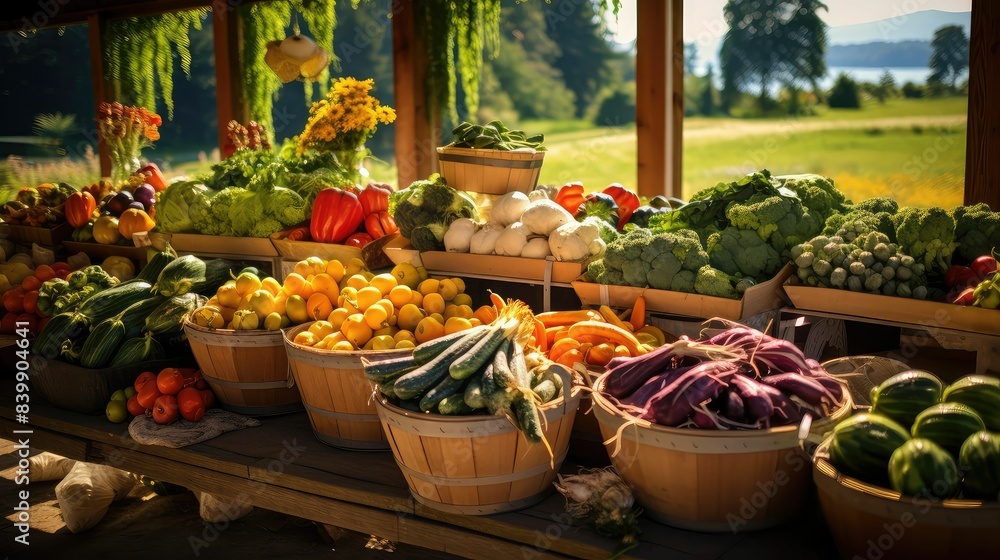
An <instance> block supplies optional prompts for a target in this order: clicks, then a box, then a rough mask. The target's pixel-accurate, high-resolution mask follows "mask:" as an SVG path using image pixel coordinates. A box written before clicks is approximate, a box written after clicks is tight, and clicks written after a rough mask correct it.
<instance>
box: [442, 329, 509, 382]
mask: <svg viewBox="0 0 1000 560" xmlns="http://www.w3.org/2000/svg"><path fill="white" fill-rule="evenodd" d="M504 340H506V337H505V335H504V330H503V329H502V328H500V327H499V326H491V327H489V330H488V331H486V336H484V337H482V338H481V339H480V340H479V342H477V343H476V345H475V346H473V347H472V348H471V349H470V350H469V351H468V352H466V353H465V354H463V355H462V356H461V357H459V358H458V359H457V360H455V361H453V362H451V365H450V366H448V373H449V374H450V375H451V376H452V377H454V378H455V379H466V378H468V377H469V376H470V375H472V374H474V373H476V371H477V370H478V369H479V368H481V367H483V366H484V365H486V362H487V361H489V360H491V359H493V355H494V354H496V351H497V348H499V347H500V344H501V343H502V342H503V341H504Z"/></svg>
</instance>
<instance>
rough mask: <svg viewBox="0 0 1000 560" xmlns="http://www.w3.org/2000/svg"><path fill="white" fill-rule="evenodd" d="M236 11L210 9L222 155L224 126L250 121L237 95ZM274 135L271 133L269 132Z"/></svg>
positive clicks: (239, 89)
mask: <svg viewBox="0 0 1000 560" xmlns="http://www.w3.org/2000/svg"><path fill="white" fill-rule="evenodd" d="M238 10H239V8H232V9H229V8H228V7H227V6H222V7H215V6H213V9H212V39H213V44H214V48H215V94H216V106H215V107H216V113H217V115H218V118H217V122H218V124H219V151H220V152H221V153H222V154H223V155H224V154H225V147H226V143H227V142H228V141H229V137H228V135H227V132H226V125H228V124H229V121H231V120H236V121H239V122H240V123H243V124H246V123H247V121H249V120H250V118H249V116H248V115H247V107H246V103H245V102H244V101H243V96H242V95H241V93H242V91H243V88H242V87H241V86H242V84H241V81H240V76H241V75H242V74H241V72H240V45H241V44H242V40H243V37H242V34H241V25H240V15H239V11H238ZM271 132H274V131H271Z"/></svg>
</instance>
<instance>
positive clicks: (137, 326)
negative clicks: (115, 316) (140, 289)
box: [122, 296, 167, 338]
mask: <svg viewBox="0 0 1000 560" xmlns="http://www.w3.org/2000/svg"><path fill="white" fill-rule="evenodd" d="M165 301H167V298H165V297H163V296H153V297H149V298H146V299H144V300H141V301H138V302H136V303H133V304H132V305H130V306H128V309H126V310H125V313H124V314H123V315H122V323H125V338H135V337H137V336H139V335H140V334H142V329H143V327H144V326H145V324H146V319H147V318H148V317H149V316H150V315H152V314H154V313H156V310H157V309H158V308H159V307H160V305H162V304H163V302H165Z"/></svg>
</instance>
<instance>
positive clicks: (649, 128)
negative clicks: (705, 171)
mask: <svg viewBox="0 0 1000 560" xmlns="http://www.w3.org/2000/svg"><path fill="white" fill-rule="evenodd" d="M637 12H638V13H637V18H638V23H637V27H636V59H635V67H636V68H635V73H636V95H635V113H636V115H635V117H636V141H637V143H638V145H637V149H636V153H637V157H638V166H639V177H638V192H639V194H640V195H642V196H648V197H653V196H656V195H660V194H662V195H666V196H680V195H681V190H682V189H681V132H682V127H683V122H684V121H683V119H684V91H683V80H684V44H683V34H682V31H681V30H682V23H683V3H682V2H681V0H665V1H663V0H638V2H637Z"/></svg>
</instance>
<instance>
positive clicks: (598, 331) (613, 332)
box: [569, 321, 646, 356]
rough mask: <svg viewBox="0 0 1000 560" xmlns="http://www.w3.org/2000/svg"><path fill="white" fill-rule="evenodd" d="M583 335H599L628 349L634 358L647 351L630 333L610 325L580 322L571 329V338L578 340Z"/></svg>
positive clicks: (596, 322)
mask: <svg viewBox="0 0 1000 560" xmlns="http://www.w3.org/2000/svg"><path fill="white" fill-rule="evenodd" d="M582 335H597V336H603V337H606V338H607V339H608V340H609V341H611V342H613V343H614V344H615V345H618V344H621V345H623V346H625V347H626V348H628V350H629V353H630V354H631V355H633V356H638V355H640V354H645V353H646V352H645V349H644V348H642V347H641V346H640V345H639V341H638V340H636V338H635V336H633V335H632V333H630V332H629V331H627V330H625V329H623V328H621V327H616V326H615V325H612V324H610V323H601V322H598V321H580V322H579V323H576V324H574V325H572V326H571V327H570V328H569V336H570V338H577V337H578V336H582Z"/></svg>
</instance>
